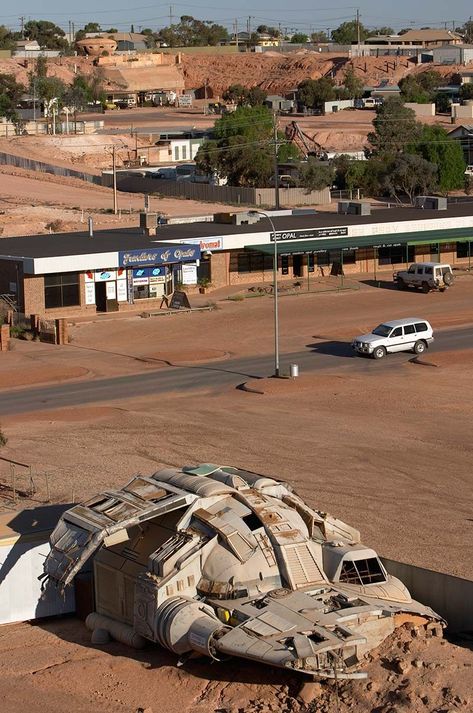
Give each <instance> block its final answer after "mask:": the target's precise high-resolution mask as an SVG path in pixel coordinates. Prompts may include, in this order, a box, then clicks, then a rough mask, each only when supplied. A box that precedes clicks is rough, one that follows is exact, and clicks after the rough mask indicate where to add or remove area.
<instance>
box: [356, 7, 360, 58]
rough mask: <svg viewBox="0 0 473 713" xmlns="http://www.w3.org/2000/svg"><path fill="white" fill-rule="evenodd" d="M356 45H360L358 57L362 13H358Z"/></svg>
mask: <svg viewBox="0 0 473 713" xmlns="http://www.w3.org/2000/svg"><path fill="white" fill-rule="evenodd" d="M356 43H357V45H358V55H359V54H360V49H359V48H360V11H359V10H357V11H356Z"/></svg>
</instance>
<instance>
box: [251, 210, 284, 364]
mask: <svg viewBox="0 0 473 713" xmlns="http://www.w3.org/2000/svg"><path fill="white" fill-rule="evenodd" d="M248 212H249V214H250V215H264V216H265V218H267V219H268V220H269V222H270V224H271V231H272V236H273V243H274V253H273V285H274V376H275V377H279V302H278V239H277V235H276V228H275V227H274V223H273V221H272V219H271V216H270V215H268V213H265V212H264V211H263V210H250V211H248Z"/></svg>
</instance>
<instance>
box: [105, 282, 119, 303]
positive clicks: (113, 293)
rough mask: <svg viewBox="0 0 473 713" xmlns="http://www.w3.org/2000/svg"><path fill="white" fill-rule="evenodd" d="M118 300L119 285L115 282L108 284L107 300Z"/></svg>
mask: <svg viewBox="0 0 473 713" xmlns="http://www.w3.org/2000/svg"><path fill="white" fill-rule="evenodd" d="M116 299H117V283H116V282H115V281H114V282H107V300H116Z"/></svg>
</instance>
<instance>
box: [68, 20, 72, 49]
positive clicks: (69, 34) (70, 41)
mask: <svg viewBox="0 0 473 713" xmlns="http://www.w3.org/2000/svg"><path fill="white" fill-rule="evenodd" d="M68 39H69V44H72V22H71V21H70V20H69V32H68Z"/></svg>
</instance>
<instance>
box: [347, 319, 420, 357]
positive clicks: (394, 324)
mask: <svg viewBox="0 0 473 713" xmlns="http://www.w3.org/2000/svg"><path fill="white" fill-rule="evenodd" d="M433 341H434V336H433V331H432V327H431V325H430V324H429V322H427V320H426V319H420V317H408V318H406V319H394V320H392V321H391V322H383V323H382V324H379V325H378V326H377V327H375V328H374V329H373V331H372V332H370V333H369V334H362V335H361V336H360V337H356V338H355V339H354V340H353V342H352V348H353V349H354V350H355V352H357V353H358V354H366V355H368V356H371V357H373V359H382V358H383V357H385V356H386V354H390V353H391V352H406V351H413V352H414V353H415V354H423V353H424V352H425V350H426V349H427V348H428V346H429V344H430V343H431V342H433Z"/></svg>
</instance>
